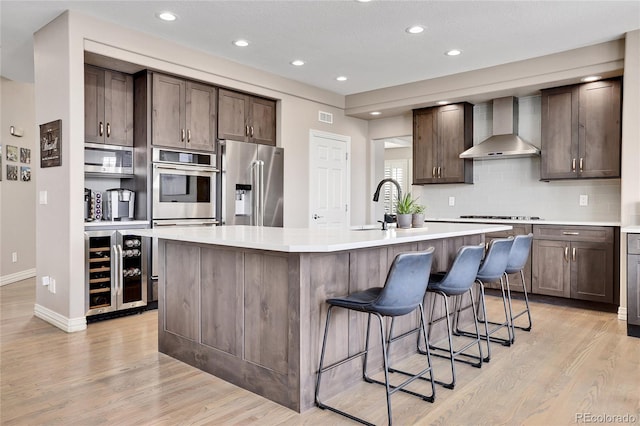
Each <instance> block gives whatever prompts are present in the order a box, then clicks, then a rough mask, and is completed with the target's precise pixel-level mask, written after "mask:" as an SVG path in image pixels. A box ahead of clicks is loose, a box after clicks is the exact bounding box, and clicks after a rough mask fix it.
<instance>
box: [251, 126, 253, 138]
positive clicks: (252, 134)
mask: <svg viewBox="0 0 640 426" xmlns="http://www.w3.org/2000/svg"><path fill="white" fill-rule="evenodd" d="M251 137H253V126H251Z"/></svg>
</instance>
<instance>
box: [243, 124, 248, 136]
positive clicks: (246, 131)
mask: <svg viewBox="0 0 640 426" xmlns="http://www.w3.org/2000/svg"><path fill="white" fill-rule="evenodd" d="M244 135H245V136H249V126H244Z"/></svg>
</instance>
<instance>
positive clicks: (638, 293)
mask: <svg viewBox="0 0 640 426" xmlns="http://www.w3.org/2000/svg"><path fill="white" fill-rule="evenodd" d="M627 323H628V324H632V325H638V326H640V255H637V254H634V255H629V256H627Z"/></svg>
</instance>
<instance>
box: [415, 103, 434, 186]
mask: <svg viewBox="0 0 640 426" xmlns="http://www.w3.org/2000/svg"><path fill="white" fill-rule="evenodd" d="M436 141H437V120H436V112H435V109H433V108H429V109H425V110H419V111H414V113H413V183H414V184H421V183H433V182H434V181H435V177H436V167H437V158H436Z"/></svg>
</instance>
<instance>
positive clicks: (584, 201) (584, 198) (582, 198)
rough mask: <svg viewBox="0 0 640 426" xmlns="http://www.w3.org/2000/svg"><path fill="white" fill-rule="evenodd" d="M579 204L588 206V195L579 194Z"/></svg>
mask: <svg viewBox="0 0 640 426" xmlns="http://www.w3.org/2000/svg"><path fill="white" fill-rule="evenodd" d="M580 205H581V206H583V207H584V206H588V205H589V196H588V195H585V194H582V195H580Z"/></svg>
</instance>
